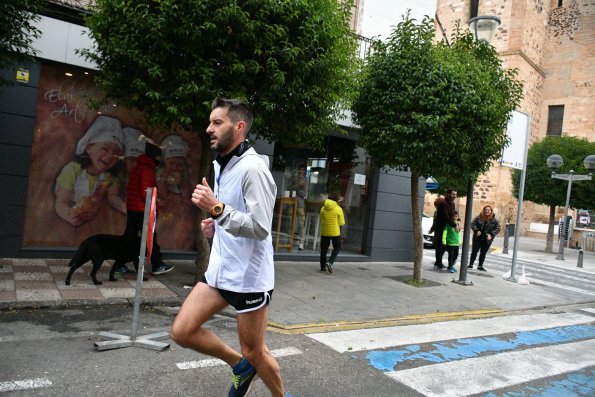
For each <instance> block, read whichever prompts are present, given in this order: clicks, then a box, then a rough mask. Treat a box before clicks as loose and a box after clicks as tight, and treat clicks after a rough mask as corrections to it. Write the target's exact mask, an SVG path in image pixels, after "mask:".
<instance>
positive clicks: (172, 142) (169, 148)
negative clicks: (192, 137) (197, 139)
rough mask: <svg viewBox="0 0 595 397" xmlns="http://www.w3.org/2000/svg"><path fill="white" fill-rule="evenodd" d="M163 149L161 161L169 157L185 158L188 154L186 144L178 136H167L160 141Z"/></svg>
mask: <svg viewBox="0 0 595 397" xmlns="http://www.w3.org/2000/svg"><path fill="white" fill-rule="evenodd" d="M160 146H161V149H163V161H165V160H167V159H168V158H170V157H186V155H187V154H188V150H189V147H188V144H187V143H186V141H185V140H184V139H183V138H182V137H181V136H179V135H168V136H166V137H165V138H163V140H162V141H161V145H160Z"/></svg>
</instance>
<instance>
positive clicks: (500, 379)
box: [386, 340, 595, 397]
mask: <svg viewBox="0 0 595 397" xmlns="http://www.w3.org/2000/svg"><path fill="white" fill-rule="evenodd" d="M594 350H595V340H588V341H583V342H576V343H567V344H562V345H555V346H547V347H539V348H535V349H527V350H523V351H515V352H510V353H501V354H497V355H493V356H486V357H477V358H470V359H467V360H461V361H451V362H447V363H441V364H434V365H426V366H423V367H418V368H413V369H406V370H402V371H393V372H387V373H386V375H388V376H389V377H391V378H393V379H395V380H397V381H399V382H401V383H404V384H406V385H408V386H410V387H411V388H413V389H415V390H416V391H418V392H420V393H422V394H424V395H425V396H427V397H456V396H469V395H472V394H476V393H484V392H487V391H490V390H496V389H499V388H502V387H507V386H511V385H516V384H519V383H524V382H529V381H531V380H535V379H539V378H547V377H550V376H556V375H560V374H563V373H566V372H572V371H577V370H580V369H582V368H585V367H589V366H593V365H595V354H593V351H594ZM453 374H459V375H460V374H464V376H453ZM446 379H447V380H448V381H445V380H446Z"/></svg>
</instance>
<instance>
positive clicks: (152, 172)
mask: <svg viewBox="0 0 595 397" xmlns="http://www.w3.org/2000/svg"><path fill="white" fill-rule="evenodd" d="M160 158H161V149H160V148H159V146H156V145H153V144H151V143H149V142H147V143H146V146H145V154H142V155H140V156H138V157H137V159H136V167H134V168H133V169H132V171H131V172H130V175H129V176H128V185H127V189H126V211H127V214H126V230H125V231H124V236H125V237H136V236H138V235H139V234H140V233H141V232H142V229H143V221H144V216H145V200H146V199H147V188H148V187H153V188H154V187H155V186H157V174H156V168H157V164H159V160H160ZM173 268H174V267H173V266H171V265H167V264H165V263H164V262H163V258H162V255H161V248H160V247H159V244H158V243H157V231H155V234H154V236H153V252H152V253H151V270H152V273H153V274H155V275H157V274H163V273H167V272H169V271H170V270H172V269H173ZM117 271H118V272H120V273H134V272H133V271H132V270H130V269H128V268H127V267H126V266H122V267H121V268H119V269H118V270H117Z"/></svg>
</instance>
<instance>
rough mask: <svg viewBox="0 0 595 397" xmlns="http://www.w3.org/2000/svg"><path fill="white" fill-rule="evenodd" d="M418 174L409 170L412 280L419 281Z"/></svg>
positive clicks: (420, 240) (419, 217) (421, 242)
mask: <svg viewBox="0 0 595 397" xmlns="http://www.w3.org/2000/svg"><path fill="white" fill-rule="evenodd" d="M418 191H419V174H418V173H417V172H415V171H412V172H411V215H412V217H413V280H414V281H415V282H418V283H421V282H422V281H423V279H422V277H421V266H422V262H423V249H424V247H423V237H422V230H421V211H420V208H419V193H418Z"/></svg>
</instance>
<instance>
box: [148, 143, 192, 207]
mask: <svg viewBox="0 0 595 397" xmlns="http://www.w3.org/2000/svg"><path fill="white" fill-rule="evenodd" d="M160 146H161V148H162V150H163V158H162V159H161V161H162V164H161V167H160V168H159V170H158V171H157V192H158V194H159V203H160V204H161V205H162V206H164V207H168V206H170V205H172V204H173V202H174V201H178V200H176V198H180V199H181V202H182V203H184V204H186V205H188V206H189V207H193V205H192V202H191V201H190V198H191V196H192V184H191V183H190V180H189V175H188V161H187V158H186V156H187V154H188V150H189V147H188V144H187V143H186V141H185V140H184V139H183V138H182V137H181V136H179V135H168V136H166V137H165V138H163V140H162V141H161V144H160Z"/></svg>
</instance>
